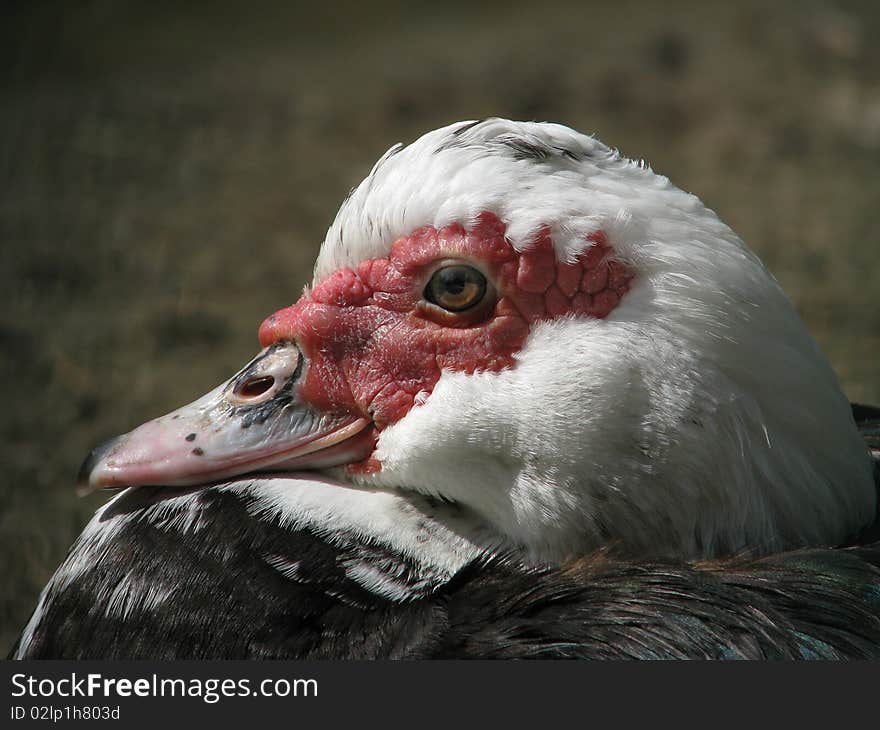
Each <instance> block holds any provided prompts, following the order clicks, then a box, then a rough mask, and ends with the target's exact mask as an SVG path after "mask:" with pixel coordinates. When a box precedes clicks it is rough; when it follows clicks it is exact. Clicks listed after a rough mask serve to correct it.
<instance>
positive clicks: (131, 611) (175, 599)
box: [12, 406, 880, 659]
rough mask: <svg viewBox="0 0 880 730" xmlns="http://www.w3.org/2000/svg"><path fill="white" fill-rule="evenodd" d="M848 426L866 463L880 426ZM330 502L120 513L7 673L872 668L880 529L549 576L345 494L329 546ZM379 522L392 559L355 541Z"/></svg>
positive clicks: (439, 524)
mask: <svg viewBox="0 0 880 730" xmlns="http://www.w3.org/2000/svg"><path fill="white" fill-rule="evenodd" d="M854 410H855V412H856V415H857V416H861V418H862V420H861V421H860V428H861V429H862V432H863V433H864V434H865V438H866V440H867V441H868V443H869V444H871V445H874V446H877V444H876V436H877V433H878V431H880V409H870V408H865V407H863V406H858V407H855V408H854ZM877 454H878V456H877V462H878V474H880V449H878V451H877ZM328 489H329V490H334V491H338V489H339V487H338V486H336V485H331V484H328V483H326V482H323V481H321V480H315V479H300V480H297V481H296V482H295V483H291V482H288V481H287V480H285V479H281V478H279V479H273V480H267V481H254V482H252V483H244V484H237V485H231V486H227V487H214V488H209V489H204V490H198V491H196V492H189V493H187V491H186V490H169V489H150V488H144V489H143V490H141V491H140V492H138V491H129V492H126V493H124V494H122V495H120V496H119V497H117V498H116V499H115V500H114V501H113V502H111V503H109V504H108V505H107V506H106V507H104V508H103V509H102V510H101V511H100V512H99V513H98V514H97V515H96V516H95V518H94V520H93V521H92V522H91V523H90V524H89V526H87V528H86V529H85V531H84V532H83V535H82V536H81V537H80V539H79V540H78V542H77V543H76V544H75V545H74V547H73V548H72V550H71V553H70V555H69V556H68V558H67V560H66V561H65V563H64V564H63V565H62V566H61V567H60V568H59V570H58V572H57V573H56V575H55V577H54V578H53V579H52V581H51V582H50V583H49V585H48V586H47V587H46V589H45V591H44V593H43V595H42V596H41V599H40V603H39V605H38V607H37V610H36V612H35V614H34V616H33V618H32V619H31V622H30V624H29V625H28V626H27V627H26V629H25V631H24V632H23V635H22V637H21V639H20V640H19V643H18V645H17V646H16V648H15V649H14V650H13V655H12V656H13V657H14V658H19V659H25V658H28V659H44V658H50V659H52V658H54V659H59V658H63V659H97V658H103V659H427V658H445V659H450V658H484V659H502V658H535V659H537V658H546V659H550V658H553V659H565V658H579V659H880V541H878V538H880V535H877V534H876V533H877V527H878V525H880V522H878V523H877V525H875V526H874V528H873V530H872V531H870V532H868V533H866V534H864V535H862V536H858V537H857V538H856V539H854V540H853V544H852V545H850V546H848V547H841V548H836V549H832V548H812V549H802V550H796V551H790V552H785V553H780V554H777V555H772V556H768V557H763V558H757V559H756V558H748V557H738V558H730V559H726V560H715V561H700V562H685V561H675V560H668V559H667V560H626V559H621V558H619V557H615V556H613V554H611V553H610V552H609V551H605V550H602V551H597V552H595V553H593V554H591V555H588V556H584V557H581V558H579V559H577V560H574V561H571V562H569V563H567V564H565V565H562V566H556V567H551V566H546V565H545V566H536V565H534V564H531V563H529V562H528V561H525V560H523V559H522V557H521V556H517V555H516V554H509V553H508V554H505V553H500V552H497V551H491V550H486V549H480V548H479V547H478V545H479V544H481V543H483V544H485V540H484V539H483V538H484V537H485V536H484V535H481V532H482V530H481V528H480V526H479V525H478V524H476V523H475V522H474V521H473V520H469V519H467V518H466V517H465V516H464V515H462V514H461V512H460V511H459V510H457V509H456V508H454V507H451V506H450V505H447V504H442V503H439V502H437V501H436V500H433V499H430V498H423V497H419V496H416V497H410V498H407V499H402V498H401V497H399V496H398V495H393V494H380V495H375V494H372V493H369V492H363V491H358V490H355V491H353V492H352V493H351V494H348V495H345V498H346V499H348V500H351V501H352V502H354V503H356V504H357V505H358V510H357V511H353V512H352V513H350V514H351V515H352V518H351V519H350V520H348V521H346V522H345V523H343V524H336V525H334V526H333V527H332V529H328V527H327V525H326V523H323V522H322V517H323V515H321V514H320V510H313V507H314V505H315V503H317V502H320V501H321V497H322V495H321V491H322V490H328ZM878 489H880V480H878ZM297 492H299V493H300V494H299V495H297ZM305 492H308V494H305ZM335 496H338V495H337V494H334V497H335ZM389 507H390V508H391V509H390V510H389ZM389 512H390V513H392V514H393V515H394V519H395V520H397V521H398V523H399V524H398V526H399V528H400V530H399V532H398V533H397V534H398V537H399V541H398V542H397V543H396V544H395V543H394V541H389V540H385V541H377V540H376V539H375V538H374V537H372V536H371V535H370V534H369V532H368V531H367V530H368V528H369V526H370V525H371V523H372V522H373V519H374V515H375V514H383V515H387V514H389ZM371 513H372V514H371Z"/></svg>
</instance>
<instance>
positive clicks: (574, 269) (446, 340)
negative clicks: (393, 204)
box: [260, 213, 632, 466]
mask: <svg viewBox="0 0 880 730" xmlns="http://www.w3.org/2000/svg"><path fill="white" fill-rule="evenodd" d="M590 239H591V241H592V242H593V244H594V245H592V246H591V247H590V248H589V249H587V250H586V252H585V253H583V254H582V255H581V256H580V257H578V259H577V260H576V261H574V262H573V263H561V262H558V261H557V260H556V255H555V252H554V250H553V244H552V242H551V240H550V236H549V233H547V232H546V231H545V232H542V233H541V234H540V235H539V236H538V237H537V239H536V240H535V241H534V242H533V244H532V245H531V246H529V248H528V250H527V251H524V252H522V253H520V252H517V251H516V250H515V249H514V248H513V246H511V245H510V243H509V242H508V241H507V240H506V238H505V226H504V224H503V223H502V222H501V221H500V220H499V219H498V218H497V217H496V216H494V215H492V214H490V213H484V214H482V215H481V216H480V217H479V219H478V220H477V223H476V224H475V226H474V227H473V228H472V229H471V230H465V229H464V227H462V226H461V225H459V224H452V225H449V226H446V227H445V228H442V229H440V230H437V229H435V228H433V227H424V228H419V229H418V230H416V231H413V232H412V233H411V234H410V235H408V236H405V237H403V238H400V239H398V240H397V241H396V242H395V243H394V244H393V245H392V247H391V252H390V255H389V256H388V258H379V259H370V260H367V261H364V262H363V263H361V264H360V265H359V266H358V267H357V270H352V269H347V268H343V269H339V270H337V271H335V272H333V273H332V274H331V275H330V276H328V277H327V278H326V279H324V280H323V281H321V282H320V283H319V284H318V285H317V286H315V287H314V288H313V289H312V290H311V291H308V292H306V293H305V294H304V295H303V297H302V298H301V299H300V300H299V301H298V302H297V303H296V304H294V305H293V306H291V307H288V308H286V309H282V310H280V311H278V312H276V313H275V314H273V315H272V316H270V317H269V318H268V319H266V321H264V322H263V324H262V326H261V327H260V342H261V343H262V345H263V346H264V347H265V346H268V345H270V344H272V343H274V342H277V341H279V340H295V341H296V342H297V343H298V344H299V346H300V348H301V349H302V350H303V352H304V353H305V355H306V356H307V357H308V361H309V366H308V369H307V372H306V376H305V380H304V381H303V384H302V386H301V388H300V397H301V398H302V399H303V400H305V401H307V402H308V403H310V404H311V405H312V406H314V407H315V408H317V409H320V410H323V411H329V412H342V413H348V414H356V415H357V416H365V417H367V418H370V419H372V421H373V423H374V424H375V427H376V429H378V430H381V429H382V428H384V427H385V426H387V425H389V424H392V423H395V422H396V421H398V420H400V419H401V418H402V417H403V416H405V415H406V414H407V412H408V411H409V410H410V409H411V408H412V407H413V405H414V404H415V403H416V402H417V397H418V398H419V399H420V400H421V399H424V398H426V397H427V396H428V395H429V394H430V393H431V391H432V390H433V388H434V385H435V384H436V383H437V381H438V379H439V378H440V373H441V371H443V370H451V371H455V372H463V373H473V372H475V371H478V370H480V371H498V370H501V369H503V368H505V367H510V366H512V365H513V362H514V360H513V358H514V355H515V353H516V352H517V351H519V349H520V348H521V347H522V345H523V343H524V342H525V339H526V337H527V336H528V333H529V329H530V327H531V325H532V324H533V323H534V322H537V321H539V320H549V319H555V318H557V317H562V316H565V315H576V316H582V317H595V318H602V317H605V316H607V315H608V313H609V312H611V311H612V310H613V309H614V308H615V307H616V306H617V304H618V303H619V302H620V298H621V297H622V296H623V295H624V294H625V293H626V292H627V291H628V289H629V286H630V281H631V279H632V273H631V271H630V270H629V269H628V268H627V267H626V266H625V265H624V264H623V263H621V262H619V261H615V260H613V259H612V258H611V254H612V251H611V248H610V247H609V246H608V242H607V239H606V237H605V235H604V233H602V232H599V233H596V234H594V235H592V236H590ZM449 260H452V261H461V260H464V261H466V262H469V263H471V264H472V265H475V266H476V267H477V268H479V269H481V270H482V271H483V273H484V274H485V275H486V277H487V279H488V280H489V281H490V282H492V285H493V286H494V292H495V294H494V297H493V296H492V295H491V294H487V301H486V304H485V305H484V306H483V307H479V306H477V307H475V308H474V310H473V311H468V312H462V313H458V314H453V313H449V312H446V311H445V310H442V309H440V308H439V307H437V306H435V305H432V304H429V303H427V302H425V301H424V300H423V298H422V292H423V291H424V288H425V285H426V284H427V282H428V279H429V278H430V276H431V274H432V273H433V272H434V271H435V270H436V269H437V268H438V265H439V264H440V263H442V262H444V261H449ZM374 466H375V465H374Z"/></svg>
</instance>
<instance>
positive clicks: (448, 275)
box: [440, 267, 468, 295]
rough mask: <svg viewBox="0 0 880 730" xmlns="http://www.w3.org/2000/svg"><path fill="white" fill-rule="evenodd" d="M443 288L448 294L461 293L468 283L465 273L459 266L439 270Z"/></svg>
mask: <svg viewBox="0 0 880 730" xmlns="http://www.w3.org/2000/svg"><path fill="white" fill-rule="evenodd" d="M440 279H441V281H442V284H443V288H444V289H445V290H446V291H447V293H449V294H453V295H455V294H461V293H462V292H463V291H464V288H465V287H466V286H467V284H468V279H467V275H466V274H465V272H464V271H462V270H461V269H460V268H458V267H456V268H454V269H444V270H443V271H441V272H440Z"/></svg>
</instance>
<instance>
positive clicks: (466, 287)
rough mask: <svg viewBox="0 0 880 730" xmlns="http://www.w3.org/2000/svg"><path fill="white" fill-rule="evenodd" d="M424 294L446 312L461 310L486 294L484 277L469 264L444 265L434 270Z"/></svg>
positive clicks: (476, 302) (469, 306) (474, 304)
mask: <svg viewBox="0 0 880 730" xmlns="http://www.w3.org/2000/svg"><path fill="white" fill-rule="evenodd" d="M424 296H425V299H426V300H428V301H429V302H431V304H436V305H437V306H438V307H442V308H443V309H445V310H446V311H448V312H463V311H464V310H465V309H470V308H471V307H473V306H476V305H477V304H479V303H480V302H481V301H482V300H483V297H484V296H486V277H485V276H483V275H482V274H481V273H480V272H479V271H477V270H476V269H475V268H473V267H471V266H464V265H461V264H456V265H452V266H444V267H443V268H442V269H437V271H435V272H434V275H433V276H432V277H431V280H430V281H429V282H428V285H427V286H426V287H425V294H424Z"/></svg>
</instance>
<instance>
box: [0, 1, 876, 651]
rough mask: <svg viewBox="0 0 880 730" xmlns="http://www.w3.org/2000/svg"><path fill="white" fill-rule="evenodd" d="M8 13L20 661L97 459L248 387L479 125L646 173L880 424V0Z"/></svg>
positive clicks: (6, 551) (2, 539)
mask: <svg viewBox="0 0 880 730" xmlns="http://www.w3.org/2000/svg"><path fill="white" fill-rule="evenodd" d="M2 8H3V9H2V11H0V12H2V14H3V15H2V20H0V201H2V202H0V204H2V212H0V246H2V270H0V291H2V297H3V300H2V307H0V343H2V359H0V376H2V377H0V387H2V395H3V403H4V414H3V420H2V439H0V455H2V484H0V566H2V567H0V653H3V652H5V650H6V649H7V647H8V646H9V645H11V643H12V641H13V640H14V638H15V636H16V634H17V632H18V631H19V630H20V629H21V627H22V626H23V624H24V623H25V621H26V620H27V618H28V616H29V614H30V612H31V610H32V609H33V607H34V605H35V602H36V598H37V594H38V592H39V590H40V589H41V587H42V586H43V584H44V583H45V581H46V580H47V579H48V577H49V576H50V574H51V572H52V571H53V570H54V569H55V568H56V566H57V565H58V563H59V562H60V561H61V560H62V558H63V556H64V553H65V551H66V549H67V548H68V546H69V545H70V543H71V542H72V541H73V539H74V538H75V536H76V534H77V533H78V532H79V530H80V529H81V528H82V526H83V524H84V523H85V521H86V520H87V519H88V517H89V515H90V514H91V512H92V511H93V510H94V509H95V508H96V507H97V506H98V505H99V504H100V503H101V502H102V501H103V500H104V498H103V497H101V496H93V497H90V498H88V499H83V500H78V499H76V498H75V496H74V494H73V490H72V484H73V478H74V475H75V474H76V470H77V468H78V466H79V464H80V462H81V460H82V459H83V457H84V456H85V455H86V453H87V452H88V450H89V449H90V448H91V447H92V446H93V445H94V444H95V443H97V442H98V441H100V440H102V439H104V438H106V437H108V436H111V435H114V434H116V433H120V432H123V431H126V430H129V429H130V428H131V427H133V426H135V425H137V424H138V423H140V422H141V421H143V420H145V419H147V418H150V417H153V416H156V415H159V414H161V413H163V412H166V411H168V410H170V409H172V408H173V407H176V406H177V405H180V404H182V403H184V402H188V401H189V400H191V399H192V398H193V397H195V396H197V395H200V394H201V393H203V392H204V391H206V390H207V389H208V388H209V387H212V386H213V385H215V384H216V383H217V382H219V381H221V380H222V379H224V378H225V377H227V376H228V375H230V374H231V373H232V372H233V371H234V370H236V369H237V368H238V367H239V366H240V365H241V364H243V363H244V362H245V361H246V360H247V359H248V358H249V357H250V356H251V355H252V354H253V353H254V352H255V351H256V349H257V347H258V345H257V340H256V329H257V325H258V324H259V322H260V321H261V319H262V318H263V317H264V316H265V315H266V314H268V313H270V312H272V311H274V310H275V309H277V308H279V307H281V306H283V305H286V304H289V303H291V302H292V301H293V300H295V299H296V298H297V296H298V294H299V292H300V290H301V287H302V285H303V284H304V283H305V281H306V280H307V279H308V278H309V275H310V268H311V264H312V261H313V259H314V256H315V253H316V251H317V248H318V246H319V243H320V241H321V238H322V236H323V233H324V231H325V230H326V228H327V226H328V225H329V223H330V221H331V219H332V216H333V215H334V213H335V211H336V207H337V205H338V204H339V202H340V201H341V199H342V197H343V196H344V195H345V193H346V192H347V191H348V189H349V188H350V187H351V186H352V185H353V184H355V183H357V182H358V181H359V180H360V179H361V178H362V177H363V176H364V175H365V174H366V173H367V172H368V171H369V168H370V166H371V164H372V162H373V161H374V160H375V159H376V158H377V157H378V156H379V155H380V154H381V153H382V152H383V151H384V150H385V149H386V148H387V147H389V146H390V145H391V144H392V143H394V142H396V141H398V140H403V141H409V140H411V139H413V138H415V137H416V136H418V135H419V134H421V133H422V132H424V131H427V130H428V129H432V128H435V127H438V126H440V125H444V124H447V123H449V122H452V121H455V120H458V119H468V118H476V117H482V116H490V115H500V116H508V117H512V118H516V119H537V120H553V121H559V122H563V123H565V124H568V125H570V126H573V127H576V128H578V129H580V130H582V131H585V132H594V133H596V134H597V135H598V136H599V137H601V138H602V139H603V140H604V141H606V142H607V143H609V144H611V145H613V146H616V147H619V148H620V149H621V150H622V151H623V153H624V154H626V155H627V156H630V157H644V158H645V159H647V160H648V161H649V162H651V163H652V165H653V166H654V168H655V169H656V170H658V171H659V172H662V173H664V174H666V175H668V176H669V177H671V178H672V180H673V181H674V182H675V183H676V184H678V185H679V186H680V187H683V188H685V189H687V190H690V191H693V192H695V193H697V194H698V195H700V196H701V197H702V198H703V199H704V200H705V201H706V202H707V204H708V205H709V206H710V207H712V208H714V209H715V210H716V211H717V212H718V213H719V215H720V216H721V217H722V218H723V219H724V220H726V221H727V222H728V223H729V224H731V225H732V226H733V228H734V229H736V230H737V231H738V232H739V233H740V235H742V236H743V238H744V239H745V240H746V241H747V242H748V243H749V244H750V245H751V246H752V247H753V248H755V249H756V250H757V251H758V253H759V254H760V255H761V256H762V257H763V259H764V261H765V262H766V263H767V265H768V266H769V267H770V269H771V270H772V271H773V272H774V273H775V274H776V276H777V277H778V278H779V279H780V280H781V281H782V284H783V286H784V287H785V288H786V290H787V291H788V293H789V295H790V296H791V297H792V298H793V299H794V301H795V302H796V303H797V306H798V308H799V309H800V311H801V313H802V314H803V316H804V318H805V319H806V321H807V322H808V324H809V326H810V328H811V330H812V332H813V333H814V334H815V336H816V338H817V339H818V340H819V342H820V344H821V345H822V347H823V348H824V350H825V352H826V353H827V354H828V356H829V357H830V359H831V361H832V363H833V364H834V366H835V368H836V369H837V371H838V373H839V374H840V376H841V378H842V380H843V384H844V387H845V388H846V390H847V392H848V394H849V395H850V397H851V398H852V399H854V400H862V401H874V402H880V364H878V362H880V258H878V247H880V172H878V171H880V44H878V43H877V38H880V4H878V3H876V2H863V3H859V2H854V1H850V0H839V1H838V2H794V1H792V2H776V3H766V2H749V1H740V2H736V3H723V4H722V3H717V4H715V3H707V2H662V3H661V2H656V3H654V2H626V1H624V0H614V1H613V2H602V3H587V2H582V3H552V2H545V3H534V2H529V3H522V4H518V3H515V2H504V3H491V2H484V3H479V4H477V3H465V2H457V1H455V0H451V1H450V0H445V1H444V2H442V3H441V2H435V3H430V4H425V5H422V6H420V5H419V4H418V3H413V2H391V1H388V2H381V3H360V4H354V3H352V4H351V6H342V5H339V6H325V7H324V8H323V9H315V8H313V7H309V6H305V5H299V4H296V3H293V2H288V3H277V4H271V3H264V2H250V3H241V4H240V3H232V2H220V3H211V4H198V6H197V5H196V4H194V3H192V4H191V3H179V2H173V3H172V2H134V1H124V0H119V1H115V0H94V1H82V0H80V1H76V0H71V1H69V2H63V3H62V2H58V3H52V2H37V1H33V2H20V3H15V4H10V3H8V2H7V3H4V5H3V6H2Z"/></svg>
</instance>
